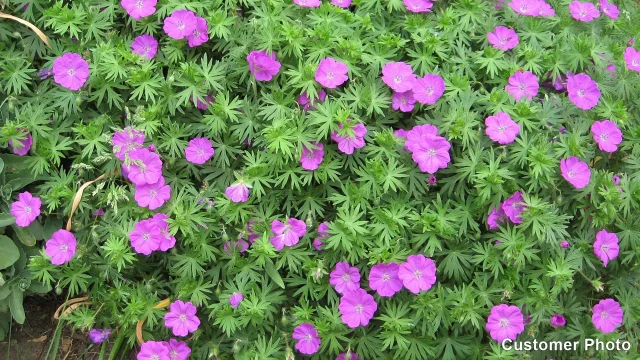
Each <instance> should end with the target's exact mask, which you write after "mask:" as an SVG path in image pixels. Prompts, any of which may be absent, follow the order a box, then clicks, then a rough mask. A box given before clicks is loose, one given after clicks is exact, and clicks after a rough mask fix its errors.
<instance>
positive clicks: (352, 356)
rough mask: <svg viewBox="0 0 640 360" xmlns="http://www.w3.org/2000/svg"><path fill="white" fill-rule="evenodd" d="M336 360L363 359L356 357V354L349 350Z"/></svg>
mask: <svg viewBox="0 0 640 360" xmlns="http://www.w3.org/2000/svg"><path fill="white" fill-rule="evenodd" d="M336 360H362V359H360V356H358V355H356V354H355V353H353V352H351V351H350V350H349V351H347V352H346V353H342V354H340V355H338V357H337V358H336Z"/></svg>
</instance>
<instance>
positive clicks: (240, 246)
mask: <svg viewBox="0 0 640 360" xmlns="http://www.w3.org/2000/svg"><path fill="white" fill-rule="evenodd" d="M232 248H233V250H238V252H239V253H243V252H245V251H247V250H248V249H249V243H248V242H246V241H244V240H242V239H239V240H236V241H235V242H234V243H233V244H232V243H231V241H227V242H225V243H224V246H223V247H222V250H223V251H224V252H226V253H227V254H231V249H232Z"/></svg>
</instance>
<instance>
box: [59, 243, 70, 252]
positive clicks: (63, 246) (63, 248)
mask: <svg viewBox="0 0 640 360" xmlns="http://www.w3.org/2000/svg"><path fill="white" fill-rule="evenodd" d="M68 249H69V248H68V247H67V245H64V244H63V245H60V251H64V252H66V251H67V250H68Z"/></svg>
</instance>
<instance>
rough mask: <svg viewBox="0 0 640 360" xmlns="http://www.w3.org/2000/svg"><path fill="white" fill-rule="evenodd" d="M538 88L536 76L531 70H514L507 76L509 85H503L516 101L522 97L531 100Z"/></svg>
mask: <svg viewBox="0 0 640 360" xmlns="http://www.w3.org/2000/svg"><path fill="white" fill-rule="evenodd" d="M539 88H540V84H538V78H537V77H536V76H535V75H534V74H533V73H532V72H531V71H516V73H515V74H513V75H511V77H509V85H507V86H505V87H504V89H505V90H506V91H507V92H508V93H509V95H511V97H512V98H514V99H515V100H516V101H519V100H520V99H522V98H525V99H526V100H529V101H531V99H533V97H534V96H536V95H537V94H538V89H539Z"/></svg>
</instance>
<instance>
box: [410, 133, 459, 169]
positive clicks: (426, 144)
mask: <svg viewBox="0 0 640 360" xmlns="http://www.w3.org/2000/svg"><path fill="white" fill-rule="evenodd" d="M421 140H422V141H421V143H420V144H419V146H418V149H416V150H413V153H412V156H411V158H412V159H413V161H415V162H416V163H417V164H418V167H419V168H420V170H421V171H422V172H426V173H429V174H435V173H436V171H438V169H445V168H446V167H447V164H449V162H450V161H451V157H450V156H449V149H450V148H451V144H450V143H449V141H447V139H445V138H443V137H442V136H434V135H426V136H424V137H423V138H422V139H421Z"/></svg>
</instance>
